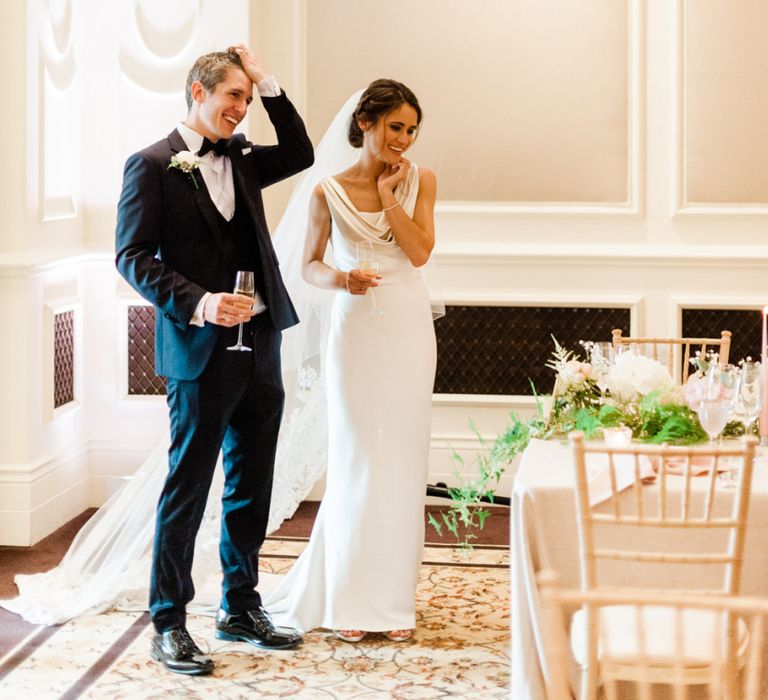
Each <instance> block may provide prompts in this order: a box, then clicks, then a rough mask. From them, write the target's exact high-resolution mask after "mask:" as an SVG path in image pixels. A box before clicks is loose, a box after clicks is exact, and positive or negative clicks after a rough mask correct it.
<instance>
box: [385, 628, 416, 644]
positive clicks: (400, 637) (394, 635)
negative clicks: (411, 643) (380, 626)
mask: <svg viewBox="0 0 768 700" xmlns="http://www.w3.org/2000/svg"><path fill="white" fill-rule="evenodd" d="M384 636H385V637H386V638H387V639H388V640H389V641H390V642H407V641H408V640H409V639H411V638H412V637H413V630H390V631H389V632H385V633H384Z"/></svg>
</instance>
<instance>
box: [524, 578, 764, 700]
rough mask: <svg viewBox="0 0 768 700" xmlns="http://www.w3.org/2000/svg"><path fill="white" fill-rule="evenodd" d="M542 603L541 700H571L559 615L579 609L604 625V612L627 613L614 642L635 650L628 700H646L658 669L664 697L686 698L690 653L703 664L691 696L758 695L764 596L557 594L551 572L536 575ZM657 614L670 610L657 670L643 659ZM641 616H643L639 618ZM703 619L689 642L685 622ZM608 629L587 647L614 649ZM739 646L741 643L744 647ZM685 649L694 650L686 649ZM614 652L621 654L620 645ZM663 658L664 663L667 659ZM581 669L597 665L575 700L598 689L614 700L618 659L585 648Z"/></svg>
mask: <svg viewBox="0 0 768 700" xmlns="http://www.w3.org/2000/svg"><path fill="white" fill-rule="evenodd" d="M537 579H538V587H539V593H540V598H541V604H542V612H543V619H542V623H543V624H542V638H543V648H544V658H545V666H546V669H547V672H546V673H545V682H546V688H547V698H548V700H571V698H572V697H573V694H572V691H571V686H570V669H571V668H572V657H571V648H570V643H569V641H568V632H567V627H566V622H565V620H566V619H567V616H566V611H570V610H573V609H574V608H577V607H582V608H583V609H585V610H589V611H590V613H591V615H592V617H593V618H594V619H598V620H601V619H604V617H603V614H602V613H603V611H604V610H606V609H607V608H612V607H615V606H622V607H624V608H630V607H631V608H634V611H635V613H634V624H628V625H626V626H625V627H623V628H622V629H621V630H618V631H619V632H620V633H621V635H622V641H624V642H627V638H629V642H630V643H631V646H632V647H634V649H636V650H637V652H636V655H637V658H634V659H633V667H634V668H635V669H636V674H634V675H633V678H634V679H635V681H636V688H635V690H636V693H637V694H636V695H635V696H634V697H641V698H646V697H648V698H650V697H651V694H650V691H651V688H652V687H653V684H654V683H657V682H659V680H658V675H657V674H658V671H659V669H660V668H666V669H669V670H670V671H671V673H669V674H668V675H667V677H666V680H665V681H664V682H665V683H666V684H668V685H669V686H671V688H672V693H671V696H672V697H673V698H675V699H676V700H677V699H678V698H688V697H689V695H688V690H687V689H688V688H689V687H690V684H691V682H692V681H691V678H690V677H688V673H689V672H690V668H691V666H690V658H689V655H690V654H691V653H694V654H696V657H695V658H699V655H705V656H703V657H702V658H706V659H707V666H706V667H704V668H703V669H702V672H701V675H700V676H697V679H696V681H695V683H696V684H697V685H698V688H697V691H696V693H697V694H696V697H706V698H712V699H716V698H722V699H723V700H736V699H737V698H738V700H758V698H762V697H764V695H765V687H764V686H762V685H761V684H762V675H763V657H764V655H765V654H767V653H768V648H766V630H765V627H766V620H767V619H768V598H750V597H746V596H738V595H723V594H720V595H710V596H705V595H697V594H691V593H690V592H675V593H670V592H668V591H652V590H644V589H636V588H628V587H621V588H613V589H610V590H608V589H603V588H597V589H594V590H590V591H584V590H576V589H565V588H561V587H560V585H559V580H558V576H557V574H556V573H555V572H552V571H546V570H545V571H542V572H540V573H539V575H538V577H537ZM659 608H664V609H665V610H668V611H669V612H670V616H671V620H672V622H673V626H672V627H671V628H670V636H671V639H670V645H669V647H668V649H669V651H668V652H666V654H667V660H666V661H665V662H664V663H663V664H662V666H661V667H660V666H659V665H658V664H657V662H656V661H655V660H654V658H653V657H649V654H648V649H649V648H650V647H649V640H650V639H651V638H652V637H653V635H654V632H656V633H657V634H658V631H657V630H654V629H652V628H651V627H650V626H651V625H652V624H653V622H652V620H653V619H654V618H653V615H652V614H651V611H652V610H658V609H659ZM646 611H647V612H648V614H646ZM691 615H697V616H698V618H697V619H708V620H711V624H707V625H704V626H703V627H701V628H698V627H697V631H696V634H695V639H694V638H693V637H692V636H691V633H690V631H689V630H687V629H686V624H689V616H691ZM616 634H617V629H616V628H611V627H610V626H609V625H604V624H601V625H597V626H596V628H595V639H594V643H595V646H596V647H597V646H598V645H599V646H600V648H601V649H603V650H610V649H613V648H616V645H615V644H614V641H615V635H616ZM745 640H746V641H745ZM691 643H693V645H694V647H695V648H691V647H689V646H688V645H689V644H691ZM744 644H747V646H746V650H744ZM620 648H624V649H626V648H629V647H628V646H627V643H624V644H622V645H620ZM670 657H671V658H670ZM587 663H588V664H592V663H594V664H595V665H596V666H597V667H599V674H598V673H594V674H589V675H588V685H587V686H586V687H582V691H584V692H583V694H582V697H588V698H596V697H598V690H602V691H603V692H604V694H605V697H606V698H608V699H611V698H615V697H616V696H617V692H616V680H617V679H620V678H621V676H620V675H617V674H620V673H621V672H622V671H624V670H625V667H624V663H625V662H624V660H623V658H622V657H621V656H619V657H613V658H611V657H610V655H609V654H608V653H605V654H604V655H603V656H602V657H601V659H600V661H598V659H597V653H596V652H594V653H593V652H592V651H591V650H587Z"/></svg>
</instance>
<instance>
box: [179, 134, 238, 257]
mask: <svg viewBox="0 0 768 700" xmlns="http://www.w3.org/2000/svg"><path fill="white" fill-rule="evenodd" d="M168 145H169V146H170V147H171V151H172V152H173V153H174V154H175V153H178V152H179V151H186V150H188V149H187V144H186V143H184V139H183V138H181V134H180V133H179V131H178V129H174V130H173V131H172V132H171V133H170V134H168ZM195 181H196V182H197V187H195V186H194V184H193V183H192V182H191V179H190V183H189V185H190V187H192V196H193V197H194V199H195V202H196V203H197V206H198V208H199V209H200V213H201V214H202V215H203V219H205V222H206V224H208V228H209V229H210V230H211V233H212V234H213V237H214V238H215V239H216V243H218V245H219V247H222V248H224V247H226V243H225V241H224V239H223V237H222V231H221V226H220V216H221V215H220V214H219V212H218V211H217V209H216V205H215V204H214V203H213V200H212V199H211V195H210V194H209V192H208V188H207V187H206V185H205V180H204V179H203V175H202V173H201V172H200V171H199V170H198V171H196V172H195Z"/></svg>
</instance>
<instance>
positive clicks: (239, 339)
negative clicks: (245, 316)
mask: <svg viewBox="0 0 768 700" xmlns="http://www.w3.org/2000/svg"><path fill="white" fill-rule="evenodd" d="M237 344H238V345H242V344H243V324H242V323H240V324H239V328H238V329H237Z"/></svg>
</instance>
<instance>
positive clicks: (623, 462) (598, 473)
mask: <svg viewBox="0 0 768 700" xmlns="http://www.w3.org/2000/svg"><path fill="white" fill-rule="evenodd" d="M608 464H609V462H608V455H604V454H590V455H587V481H588V483H589V505H591V506H595V505H597V504H598V503H602V502H603V501H607V500H608V499H609V498H610V497H611V496H612V495H613V492H612V491H611V475H610V473H609V472H610V468H609V466H608ZM613 464H614V467H615V469H616V491H617V492H620V491H623V490H624V489H626V488H629V487H630V486H631V485H632V484H634V483H635V458H634V457H633V456H632V455H614V456H613ZM638 464H639V466H640V478H641V479H643V480H645V479H649V478H650V479H652V478H654V477H655V476H656V469H654V465H653V463H652V462H651V460H650V459H648V457H646V456H645V455H641V456H640V457H639V458H638Z"/></svg>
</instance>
